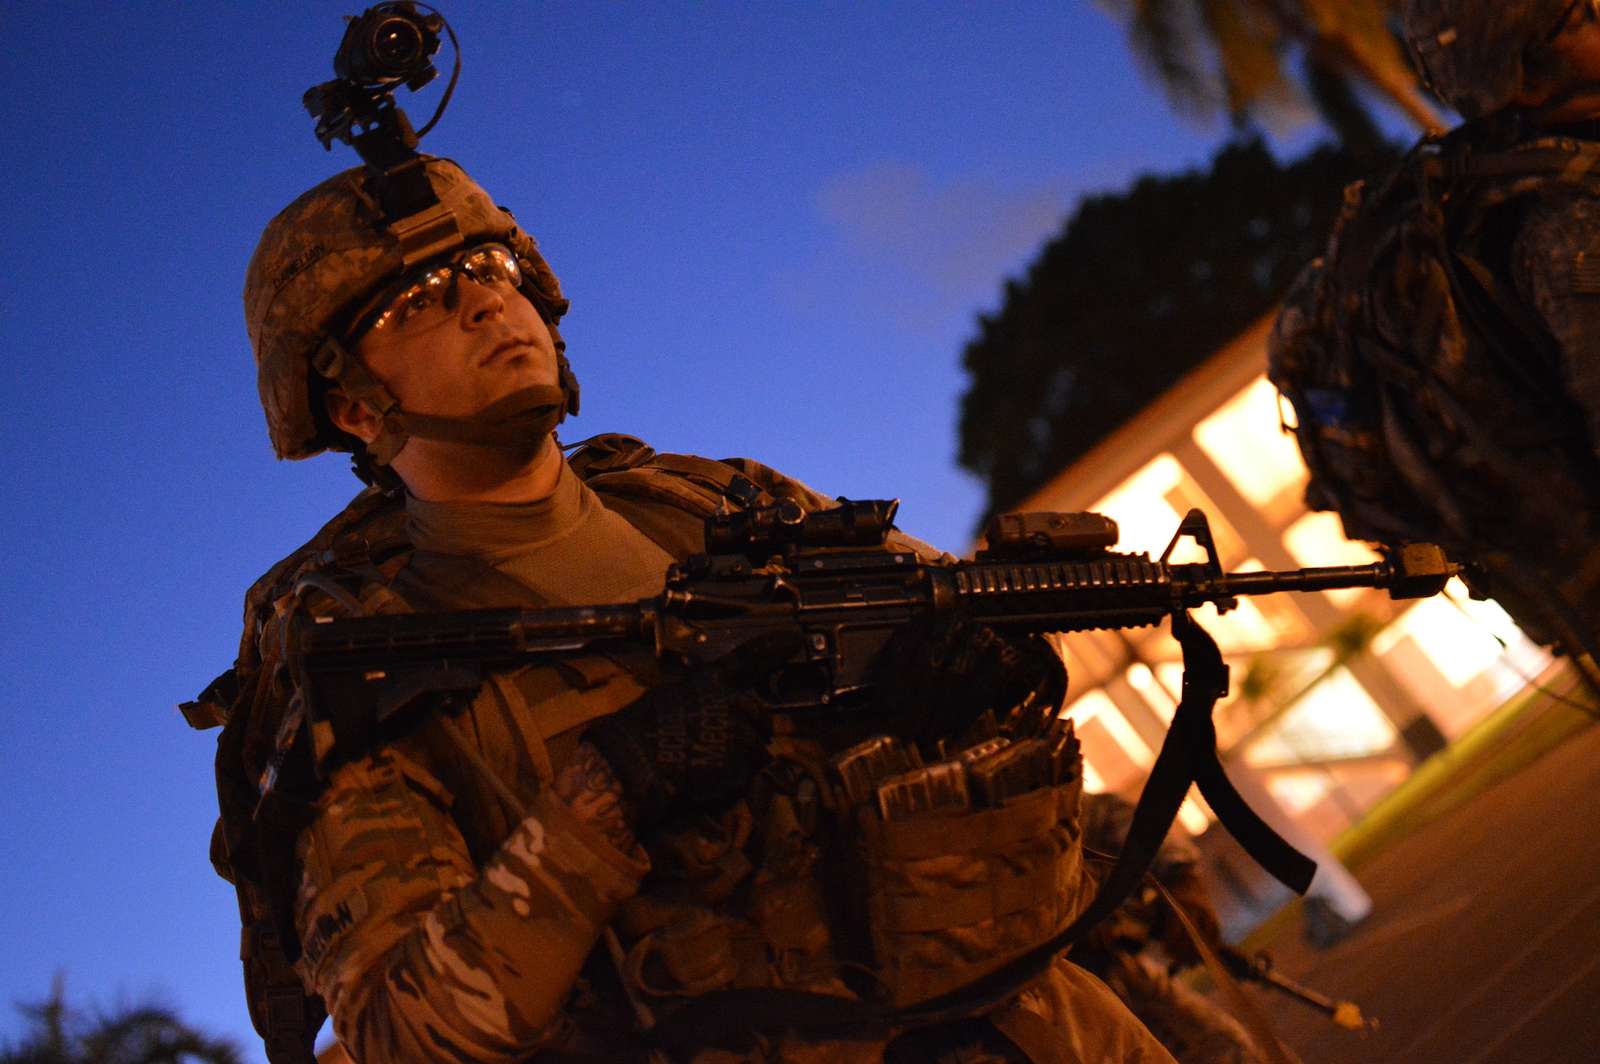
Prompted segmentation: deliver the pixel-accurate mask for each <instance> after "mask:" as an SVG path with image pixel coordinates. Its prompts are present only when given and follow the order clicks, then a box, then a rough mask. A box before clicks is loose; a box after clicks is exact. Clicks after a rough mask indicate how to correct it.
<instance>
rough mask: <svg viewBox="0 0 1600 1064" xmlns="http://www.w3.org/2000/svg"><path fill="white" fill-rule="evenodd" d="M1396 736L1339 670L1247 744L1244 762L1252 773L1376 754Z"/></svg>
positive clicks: (1351, 679) (1375, 707)
mask: <svg viewBox="0 0 1600 1064" xmlns="http://www.w3.org/2000/svg"><path fill="white" fill-rule="evenodd" d="M1396 738H1397V736H1396V733H1395V730H1394V725H1392V724H1390V723H1389V720H1388V718H1387V717H1385V716H1384V715H1383V711H1382V710H1380V709H1379V708H1378V704H1377V703H1376V702H1374V701H1373V700H1372V696H1371V695H1369V694H1367V691H1366V688H1364V687H1362V686H1361V684H1360V683H1358V682H1357V681H1356V678H1355V677H1354V676H1352V675H1350V672H1349V670H1347V669H1344V668H1338V669H1335V670H1334V671H1333V672H1331V673H1329V674H1328V677H1327V679H1325V680H1323V681H1322V682H1321V683H1319V684H1317V685H1316V686H1315V687H1313V688H1312V689H1311V690H1309V691H1307V692H1306V693H1305V695H1304V696H1302V697H1301V698H1300V699H1299V700H1298V701H1296V702H1295V704H1294V705H1293V706H1292V707H1291V708H1290V709H1289V710H1288V711H1286V712H1285V713H1284V714H1283V716H1281V717H1279V718H1278V720H1277V721H1276V722H1275V723H1274V724H1273V725H1272V726H1271V727H1270V728H1269V729H1268V730H1267V731H1266V733H1265V734H1263V735H1262V736H1261V737H1259V738H1257V739H1256V740H1254V741H1252V742H1251V743H1250V746H1249V748H1248V749H1246V750H1245V752H1244V758H1245V762H1246V763H1247V764H1251V765H1255V766H1258V767H1268V766H1273V765H1290V764H1297V763H1301V762H1307V761H1331V760H1334V759H1335V758H1341V757H1365V756H1368V755H1371V754H1381V753H1383V752H1385V751H1387V750H1388V749H1390V748H1391V747H1392V746H1394V743H1395V740H1396Z"/></svg>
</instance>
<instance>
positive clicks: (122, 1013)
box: [0, 979, 241, 1064]
mask: <svg viewBox="0 0 1600 1064" xmlns="http://www.w3.org/2000/svg"><path fill="white" fill-rule="evenodd" d="M18 1008H19V1011H20V1012H22V1014H23V1015H24V1016H25V1017H26V1018H27V1021H28V1032H27V1036H26V1037H25V1038H24V1039H23V1041H22V1042H20V1043H18V1044H15V1045H10V1044H4V1045H0V1064H240V1061H241V1057H240V1054H239V1050H238V1048H237V1047H236V1046H234V1045H233V1044H232V1043H231V1042H228V1041H226V1040H225V1039H219V1038H212V1037H210V1036H208V1035H205V1034H203V1033H201V1032H199V1031H196V1030H195V1029H194V1028H192V1027H190V1026H188V1025H187V1024H185V1023H184V1022H183V1021H182V1020H180V1019H179V1018H178V1017H177V1016H176V1015H175V1014H173V1013H172V1012H171V1011H169V1010H167V1009H164V1008H161V1007H159V1006H154V1005H136V1006H133V1007H131V1008H126V1009H122V1010H119V1011H117V1012H113V1013H109V1014H106V1015H101V1016H96V1017H94V1018H93V1019H88V1018H85V1017H83V1016H80V1015H79V1014H78V1013H77V1012H75V1011H74V1010H71V1009H69V1008H68V1007H67V1005H66V1003H65V1001H64V1000H63V995H62V990H61V982H60V980H59V979H58V980H57V981H56V985H55V987H54V988H53V989H52V991H51V994H50V997H49V999H48V1000H46V1001H44V1002H41V1003H39V1004H37V1005H21V1006H18Z"/></svg>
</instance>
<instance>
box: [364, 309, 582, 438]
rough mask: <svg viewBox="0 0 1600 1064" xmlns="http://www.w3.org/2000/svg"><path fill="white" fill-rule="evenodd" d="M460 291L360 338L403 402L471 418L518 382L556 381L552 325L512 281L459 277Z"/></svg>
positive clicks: (372, 364)
mask: <svg viewBox="0 0 1600 1064" xmlns="http://www.w3.org/2000/svg"><path fill="white" fill-rule="evenodd" d="M456 297H457V298H455V299H453V300H444V299H440V300H436V301H434V302H433V303H432V304H431V305H429V306H427V307H425V308H424V309H422V310H420V311H418V312H416V313H415V314H412V315H411V316H409V317H407V318H406V319H405V320H404V321H397V322H394V323H391V324H390V325H388V326H386V327H384V328H375V329H369V330H368V331H367V332H366V333H365V334H364V335H363V336H362V337H361V339H360V340H358V341H357V342H356V354H357V355H358V356H359V357H360V359H361V361H362V362H363V363H364V364H365V365H366V367H367V369H369V370H370V371H372V373H373V374H374V375H375V376H376V377H377V378H378V379H379V380H380V381H381V382H382V383H383V385H384V387H385V388H387V389H388V390H389V392H390V393H391V394H392V395H393V396H394V397H395V398H396V399H397V400H399V402H400V406H401V408H402V409H404V410H407V411H410V412H412V413H416V414H442V415H446V416H453V417H467V416H470V415H472V414H476V413H478V412H479V411H480V410H483V409H484V408H485V407H487V406H489V405H490V404H491V403H494V402H497V401H498V400H501V399H504V398H505V397H506V396H508V395H510V394H512V393H513V392H516V391H519V390H520V389H523V388H528V387H533V386H535V385H551V386H553V385H555V384H556V383H557V382H558V380H559V371H558V369H557V362H556V347H555V341H554V340H553V339H552V338H551V336H550V329H549V328H548V327H547V326H546V325H545V323H544V319H543V318H541V317H540V316H539V312H538V310H537V309H535V308H534V306H533V304H532V303H530V302H528V300H527V297H525V296H524V295H523V294H522V293H521V292H519V291H517V289H516V288H515V287H514V286H513V285H512V284H511V283H510V282H508V281H496V282H493V283H484V282H480V281H475V280H472V279H470V278H467V277H460V278H458V280H457V283H456ZM450 303H454V306H449V305H447V304H450Z"/></svg>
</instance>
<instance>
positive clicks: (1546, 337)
mask: <svg viewBox="0 0 1600 1064" xmlns="http://www.w3.org/2000/svg"><path fill="white" fill-rule="evenodd" d="M1573 190H1576V191H1579V192H1581V193H1583V194H1585V195H1588V196H1594V197H1597V198H1600V142H1596V141H1594V140H1587V139H1578V138H1574V137H1566V136H1542V137H1536V138H1531V139H1530V138H1527V137H1526V136H1525V135H1524V134H1523V131H1521V130H1520V129H1518V128H1517V127H1516V125H1515V123H1514V122H1512V121H1509V120H1494V121H1491V120H1485V121H1482V122H1478V123H1472V124H1469V125H1467V126H1464V127H1462V128H1460V129H1458V130H1455V131H1453V132H1451V133H1450V134H1448V135H1446V136H1444V137H1442V138H1436V139H1434V138H1430V139H1424V140H1423V141H1422V142H1420V143H1419V144H1418V145H1417V146H1416V147H1415V148H1413V149H1412V151H1411V152H1409V153H1408V154H1407V156H1406V157H1405V159H1404V160H1402V161H1401V162H1400V163H1399V164H1398V165H1397V167H1396V168H1395V169H1394V170H1393V171H1391V172H1390V173H1389V174H1387V175H1386V176H1385V177H1383V178H1382V179H1380V180H1376V181H1373V182H1370V183H1369V182H1358V183H1356V184H1354V185H1352V186H1350V188H1348V189H1347V190H1346V192H1345V202H1344V207H1343V209H1342V211H1341V212H1340V215H1339V218H1338V220H1337V222H1336V223H1335V226H1334V230H1333V234H1332V236H1331V238H1330V240H1329V242H1328V246H1327V250H1326V252H1325V254H1324V255H1323V256H1322V257H1321V258H1318V259H1316V260H1314V261H1313V262H1312V263H1311V264H1310V265H1309V266H1308V267H1307V268H1306V270H1305V271H1304V272H1303V273H1302V274H1301V276H1300V278H1299V279H1298V280H1297V281H1296V282H1295V285H1294V286H1293V288H1292V289H1291V291H1290V293H1289V295H1288V297H1287V298H1286V300H1285V303H1284V307H1283V310H1282V312H1281V314H1280V316H1279V318H1278V321H1277V324H1276V327H1275V328H1274V331H1273V336H1272V340H1271V344H1270V355H1269V368H1268V375H1269V377H1270V378H1271V380H1272V382H1273V383H1274V384H1275V385H1276V386H1277V387H1278V389H1279V390H1280V391H1281V392H1282V393H1283V395H1284V396H1285V397H1286V398H1287V399H1288V400H1289V402H1290V404H1291V405H1292V406H1293V409H1294V415H1295V424H1294V425H1293V426H1292V428H1293V431H1294V434H1295V438H1296V441H1297V442H1298V444H1299V447H1300V452H1301V454H1302V455H1303V457H1304V458H1305V462H1306V466H1307V468H1308V470H1309V471H1310V475H1311V479H1310V483H1309V485H1308V487H1307V489H1306V503H1307V505H1308V506H1310V507H1311V508H1312V509H1314V510H1333V511H1336V512H1337V513H1338V514H1339V516H1340V518H1341V519H1342V521H1343V523H1344V528H1345V532H1346V534H1347V535H1349V536H1350V537H1352V538H1354V539H1364V540H1370V541H1375V542H1381V543H1386V544H1398V543H1406V542H1419V541H1426V542H1437V543H1440V544H1441V545H1442V546H1444V547H1445V548H1446V550H1448V551H1449V552H1450V553H1451V554H1452V555H1453V556H1455V557H1457V558H1458V559H1461V560H1463V561H1467V562H1471V563H1474V566H1475V568H1474V577H1473V579H1474V581H1475V582H1476V583H1477V584H1478V585H1479V587H1480V588H1481V589H1482V590H1484V591H1486V592H1488V593H1490V594H1493V595H1494V596H1495V597H1496V598H1498V599H1500V600H1501V601H1502V603H1504V604H1505V605H1506V606H1507V608H1508V609H1509V610H1511V612H1512V613H1513V614H1514V615H1515V616H1516V617H1517V619H1518V621H1519V623H1521V624H1522V626H1523V627H1524V629H1525V630H1527V631H1528V632H1529V634H1530V635H1533V636H1534V637H1535V638H1537V639H1540V640H1541V641H1543V642H1547V643H1549V642H1557V643H1561V644H1563V645H1565V646H1566V647H1567V648H1568V649H1571V650H1581V649H1582V648H1584V647H1585V646H1586V645H1587V646H1590V647H1592V646H1593V643H1594V634H1595V622H1596V618H1597V614H1596V612H1595V611H1594V608H1593V606H1592V605H1589V606H1587V607H1585V603H1592V601H1593V599H1594V598H1595V595H1596V592H1597V590H1600V551H1597V550H1596V543H1597V541H1600V462H1597V460H1596V456H1595V450H1594V446H1595V444H1594V441H1591V440H1590V439H1589V438H1588V432H1587V429H1586V427H1585V424H1584V420H1583V417H1582V414H1581V411H1580V410H1579V408H1578V407H1577V405H1576V404H1575V403H1574V402H1573V401H1572V400H1571V399H1570V398H1569V397H1568V396H1567V395H1566V394H1565V393H1564V392H1563V390H1562V387H1561V381H1560V375H1559V351H1558V350H1557V347H1556V341H1555V339H1554V338H1553V337H1552V336H1551V335H1550V334H1549V332H1548V330H1547V329H1546V328H1545V327H1544V326H1543V324H1542V323H1541V322H1540V321H1539V320H1538V317H1537V315H1536V314H1535V313H1534V312H1533V311H1532V310H1531V308H1529V307H1528V306H1527V305H1526V304H1525V302H1524V301H1523V299H1522V298H1521V296H1520V295H1519V294H1518V293H1517V292H1516V291H1515V289H1514V288H1513V287H1512V285H1511V283H1510V281H1509V278H1511V276H1512V263H1511V251H1512V242H1513V240H1514V239H1515V236H1516V234H1517V232H1518V231H1519V228H1520V224H1521V221H1522V219H1523V218H1524V216H1525V212H1526V209H1527V207H1528V206H1529V205H1530V204H1532V203H1533V202H1535V201H1536V200H1538V199H1539V198H1540V197H1541V196H1542V195H1546V194H1549V193H1552V192H1557V193H1563V192H1564V193H1566V194H1570V193H1571V192H1572V191H1573Z"/></svg>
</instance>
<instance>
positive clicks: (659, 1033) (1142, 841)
mask: <svg viewBox="0 0 1600 1064" xmlns="http://www.w3.org/2000/svg"><path fill="white" fill-rule="evenodd" d="M1172 629H1173V635H1174V637H1175V638H1176V639H1177V640H1178V644H1179V646H1181V647H1182V648H1183V670H1184V675H1183V694H1182V697H1181V699H1180V700H1179V703H1178V708H1177V710H1176V711H1175V712H1174V713H1173V716H1172V726H1171V727H1170V728H1169V729H1168V731H1167V737H1166V740H1165V741H1164V742H1163V743H1162V744H1161V752H1160V754H1159V755H1157V757H1156V762H1155V765H1154V766H1153V767H1152V768H1151V770H1150V777H1149V779H1148V780H1147V781H1146V783H1145V786H1144V790H1143V792H1141V793H1140V795H1139V804H1138V806H1137V807H1136V808H1135V810H1134V814H1133V823H1132V826H1131V827H1130V828H1129V830H1128V837H1127V840H1126V842H1125V843H1124V844H1123V848H1122V853H1121V854H1120V855H1119V856H1118V857H1117V863H1116V865H1115V866H1113V868H1112V870H1111V873H1110V875H1109V876H1107V877H1106V880H1105V882H1104V883H1102V884H1101V885H1100V889H1099V890H1098V891H1096V893H1095V896H1094V900H1093V901H1091V902H1090V903H1089V906H1088V908H1086V909H1084V911H1083V912H1082V913H1080V914H1079V915H1078V917H1077V918H1076V919H1074V920H1073V921H1072V923H1071V924H1069V925H1068V926H1067V927H1066V928H1065V929H1063V930H1062V931H1060V932H1059V933H1057V934H1056V935H1055V936H1053V937H1052V938H1050V939H1048V940H1047V941H1045V942H1044V943H1042V944H1040V945H1038V946H1036V947H1034V948H1033V949H1031V950H1029V951H1028V952H1027V953H1024V954H1023V955H1022V956H1020V957H1017V958H1016V959H1014V960H1012V961H1009V962H1008V963H1007V964H1005V965H1004V966H1003V967H1001V968H999V969H997V970H995V971H993V972H991V973H989V974H988V975H986V976H984V977H982V978H980V979H975V980H973V981H972V982H970V983H968V984H966V985H965V986H962V987H959V988H957V989H956V990H952V991H950V992H948V993H945V994H941V995H939V996H938V997H935V998H932V999H930V1000H928V1001H924V1002H921V1003H919V1004H917V1005H913V1006H909V1007H907V1008H902V1009H887V1008H883V1007H881V1006H876V1005H872V1004H870V1003H868V1002H863V1001H856V1000H852V999H849V998H841V997H834V996H831V995H827V994H813V993H807V992H804V991H797V990H771V989H759V988H750V989H735V990H720V991H715V992H713V993H710V994H704V995H702V996H700V997H697V998H695V999H693V1000H692V1001H690V1002H689V1003H687V1004H686V1005H684V1006H683V1007H682V1008H679V1009H678V1010H676V1011H675V1012H673V1013H671V1014H670V1015H668V1016H666V1017H665V1018H664V1019H663V1020H662V1021H661V1022H660V1023H658V1024H657V1025H656V1026H655V1027H654V1028H652V1029H651V1030H650V1031H649V1032H648V1033H647V1036H646V1037H647V1038H649V1040H650V1041H651V1042H652V1043H654V1044H656V1045H660V1046H664V1047H666V1048H668V1049H675V1050H687V1049H693V1048H699V1047H705V1046H738V1045H740V1044H741V1043H743V1042H745V1041H747V1040H748V1039H749V1037H750V1035H751V1033H752V1032H757V1031H769V1032H775V1031H797V1032H802V1033H807V1034H813V1035H819V1036H826V1035H833V1036H836V1037H842V1036H847V1035H855V1036H857V1037H859V1036H862V1035H865V1034H868V1033H871V1032H885V1031H887V1030H889V1029H892V1028H897V1027H898V1028H909V1027H923V1026H929V1025H932V1024H938V1023H945V1022H948V1021H950V1020H955V1019H961V1018H965V1017H970V1016H974V1015H981V1014H982V1013H984V1012H986V1011H987V1010H989V1009H992V1008H994V1007H995V1006H997V1005H999V1004H1001V1003H1002V1002H1004V1001H1006V1000H1007V999H1008V998H1010V997H1012V996H1013V995H1015V994H1016V993H1017V992H1018V991H1019V990H1021V989H1022V988H1023V987H1024V986H1026V985H1027V984H1028V983H1030V982H1032V981H1033V980H1034V979H1036V978H1038V977H1039V976H1040V975H1042V974H1044V973H1045V972H1046V971H1048V970H1049V968H1050V966H1051V964H1053V963H1054V962H1055V958H1056V956H1057V955H1058V954H1060V953H1061V952H1062V951H1063V950H1065V949H1066V948H1067V947H1069V946H1071V945H1073V944H1074V943H1075V942H1077V941H1078V940H1079V939H1081V938H1082V937H1083V936H1084V935H1085V934H1087V933H1088V931H1089V930H1090V929H1091V928H1093V927H1094V926H1095V925H1096V924H1098V923H1099V922H1100V921H1101V920H1103V919H1105V918H1106V917H1107V916H1109V915H1110V914H1111V913H1112V912H1114V911H1115V910H1116V909H1117V908H1118V907H1120V906H1121V905H1122V903H1123V902H1125V901H1127V899H1128V897H1129V895H1131V894H1132V893H1133V891H1134V890H1135V889H1136V888H1137V887H1138V886H1139V884H1140V883H1141V882H1142V881H1143V880H1144V877H1145V873H1147V872H1148V871H1149V870H1150V866H1151V864H1152V863H1153V862H1154V861H1155V857H1156V852H1157V851H1158V850H1159V849H1160V848H1161V844H1162V842H1163V841H1165V839H1166V837H1167V832H1168V831H1169V830H1170V829H1171V827H1172V823H1173V821H1174V820H1176V819H1177V816H1178V810H1179V808H1180V807H1181V806H1182V804H1183V800H1184V798H1185V797H1186V796H1187V795H1188V793H1189V786H1190V784H1198V785H1199V787H1200V793H1201V794H1202V795H1204V796H1205V799H1206V801H1207V802H1209V803H1210V804H1211V808H1212V810H1213V811H1214V812H1215V813H1216V814H1217V819H1218V820H1219V821H1220V822H1221V824H1222V826H1223V827H1225V828H1226V829H1227V830H1228V831H1229V832H1230V833H1231V834H1232V835H1233V836H1234V838H1236V839H1237V840H1238V841H1239V844H1240V845H1241V846H1243V847H1244V849H1245V852H1247V853H1249V854H1250V856H1251V857H1252V858H1253V859H1255V860H1256V861H1257V862H1258V863H1259V864H1260V865H1261V867H1262V868H1264V869H1266V870H1267V871H1268V872H1270V873H1271V874H1272V875H1273V876H1274V877H1276V878H1277V879H1279V880H1280V881H1282V882H1283V883H1284V884H1285V885H1286V886H1288V887H1290V888H1291V889H1293V890H1294V891H1296V892H1297V893H1300V894H1304V893H1305V892H1306V890H1307V889H1308V888H1309V887H1310V885H1311V879H1312V877H1313V876H1314V875H1315V874H1316V867H1317V866H1316V863H1315V862H1314V861H1312V860H1311V859H1310V858H1308V857H1306V856H1305V855H1304V854H1302V853H1300V852H1299V851H1298V850H1296V849H1295V848H1294V847H1292V846H1290V845H1289V844H1288V843H1287V842H1285V841H1284V840H1283V838H1282V837H1281V836H1280V835H1278V834H1277V832H1275V831H1273V829H1272V828H1271V827H1269V826H1268V825H1267V824H1266V822H1265V821H1263V820H1262V819H1261V818H1260V817H1259V816H1257V815H1256V813H1255V811H1254V810H1252V809H1251V808H1250V807H1249V806H1248V805H1246V804H1245V801H1244V799H1243V798H1242V797H1240V795H1239V792H1238V791H1237V790H1235V789H1234V786H1233V784H1232V783H1231V782H1229V780H1228V777H1227V774H1226V773H1225V772H1224V771H1223V768H1222V762H1221V760H1220V759H1219V758H1218V756H1217V733H1216V726H1215V725H1214V724H1213V723H1212V720H1211V714H1212V711H1213V710H1214V709H1215V708H1216V704H1217V700H1218V699H1219V698H1220V697H1222V695H1223V694H1225V693H1226V692H1227V689H1228V667H1227V665H1225V664H1224V663H1223V661H1222V653H1221V651H1220V650H1218V648H1217V644H1216V641H1215V640H1213V639H1212V638H1211V636H1210V635H1209V634H1208V633H1207V632H1206V631H1205V629H1203V628H1201V627H1200V626H1199V625H1198V624H1196V623H1195V622H1194V621H1193V620H1192V619H1191V618H1190V617H1189V615H1188V614H1187V613H1186V612H1182V611H1179V612H1176V613H1174V614H1173V617H1172Z"/></svg>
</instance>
